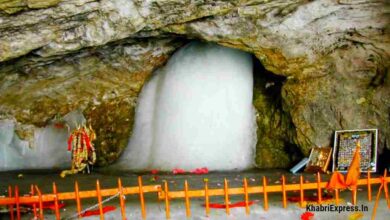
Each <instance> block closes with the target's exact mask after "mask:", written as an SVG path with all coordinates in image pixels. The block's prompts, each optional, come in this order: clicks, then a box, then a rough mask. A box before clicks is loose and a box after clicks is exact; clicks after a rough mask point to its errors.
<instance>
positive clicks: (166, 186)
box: [164, 180, 171, 219]
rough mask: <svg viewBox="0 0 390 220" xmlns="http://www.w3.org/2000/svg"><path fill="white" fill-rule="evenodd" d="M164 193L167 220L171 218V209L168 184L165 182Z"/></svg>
mask: <svg viewBox="0 0 390 220" xmlns="http://www.w3.org/2000/svg"><path fill="white" fill-rule="evenodd" d="M164 191H165V216H166V218H167V219H169V218H170V217H171V213H170V209H169V189H168V182H167V181H166V180H164Z"/></svg>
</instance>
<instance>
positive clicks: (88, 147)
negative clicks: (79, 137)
mask: <svg viewBox="0 0 390 220" xmlns="http://www.w3.org/2000/svg"><path fill="white" fill-rule="evenodd" d="M83 139H84V141H85V143H86V144H87V150H88V152H89V151H91V148H92V146H91V141H90V140H89V137H88V135H87V133H86V132H85V131H83Z"/></svg>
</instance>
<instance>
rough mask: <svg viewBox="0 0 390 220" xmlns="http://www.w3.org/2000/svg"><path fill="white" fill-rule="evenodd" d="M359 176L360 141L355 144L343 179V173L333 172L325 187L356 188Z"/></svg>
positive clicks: (332, 188)
mask: <svg viewBox="0 0 390 220" xmlns="http://www.w3.org/2000/svg"><path fill="white" fill-rule="evenodd" d="M359 176H360V142H359V141H358V142H357V144H356V150H355V153H354V155H353V158H352V161H351V164H350V165H349V168H348V172H347V175H346V177H345V179H344V175H343V174H341V173H339V172H337V171H336V172H334V173H333V174H332V176H331V178H330V180H329V182H328V184H327V185H326V188H327V189H331V190H334V189H345V188H347V187H350V188H351V189H356V188H357V183H358V180H359Z"/></svg>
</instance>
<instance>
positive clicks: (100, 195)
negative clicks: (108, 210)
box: [96, 180, 104, 220]
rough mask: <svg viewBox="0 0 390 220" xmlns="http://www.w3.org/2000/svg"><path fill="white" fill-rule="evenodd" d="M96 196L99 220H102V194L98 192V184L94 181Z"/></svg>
mask: <svg viewBox="0 0 390 220" xmlns="http://www.w3.org/2000/svg"><path fill="white" fill-rule="evenodd" d="M96 195H97V199H98V205H99V214H100V220H104V212H103V203H102V193H101V191H100V182H99V180H96Z"/></svg>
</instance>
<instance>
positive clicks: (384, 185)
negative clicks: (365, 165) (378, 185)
mask: <svg viewBox="0 0 390 220" xmlns="http://www.w3.org/2000/svg"><path fill="white" fill-rule="evenodd" d="M386 177H387V169H385V172H384V174H383V189H384V191H385V198H386V203H387V208H389V209H390V201H389V190H388V188H387V181H386Z"/></svg>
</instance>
